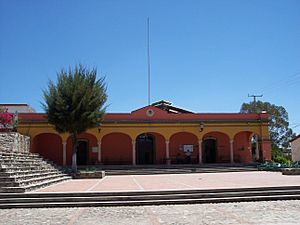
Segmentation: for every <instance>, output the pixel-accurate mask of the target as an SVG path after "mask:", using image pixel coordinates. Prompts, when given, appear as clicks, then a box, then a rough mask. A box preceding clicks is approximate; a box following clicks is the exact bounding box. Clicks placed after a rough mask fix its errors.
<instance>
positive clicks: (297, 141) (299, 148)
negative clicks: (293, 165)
mask: <svg viewBox="0 0 300 225" xmlns="http://www.w3.org/2000/svg"><path fill="white" fill-rule="evenodd" d="M291 147H292V161H294V162H295V161H298V162H300V135H298V136H296V137H294V138H293V139H292V140H291Z"/></svg>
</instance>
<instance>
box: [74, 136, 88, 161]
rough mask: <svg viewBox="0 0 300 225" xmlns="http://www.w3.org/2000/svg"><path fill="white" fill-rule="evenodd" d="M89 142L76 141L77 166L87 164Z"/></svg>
mask: <svg viewBox="0 0 300 225" xmlns="http://www.w3.org/2000/svg"><path fill="white" fill-rule="evenodd" d="M88 154H89V141H88V140H78V147H77V153H76V160H77V165H79V166H84V165H87V164H88V161H89V157H88Z"/></svg>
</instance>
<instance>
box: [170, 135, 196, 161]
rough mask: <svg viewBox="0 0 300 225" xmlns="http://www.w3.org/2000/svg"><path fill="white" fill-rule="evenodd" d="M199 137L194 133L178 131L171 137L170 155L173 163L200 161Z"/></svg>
mask: <svg viewBox="0 0 300 225" xmlns="http://www.w3.org/2000/svg"><path fill="white" fill-rule="evenodd" d="M198 150H199V146H198V138H197V136H196V135H194V134H193V133H189V132H178V133H175V134H173V135H172V136H171V138H170V157H171V162H172V164H192V163H198V158H199V155H198V152H199V151H198Z"/></svg>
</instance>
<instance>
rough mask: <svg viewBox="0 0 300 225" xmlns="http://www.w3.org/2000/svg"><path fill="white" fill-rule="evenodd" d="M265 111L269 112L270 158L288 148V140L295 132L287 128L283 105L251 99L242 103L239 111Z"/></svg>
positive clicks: (286, 115) (286, 116)
mask: <svg viewBox="0 0 300 225" xmlns="http://www.w3.org/2000/svg"><path fill="white" fill-rule="evenodd" d="M262 111H266V112H268V114H269V133H270V139H271V143H272V158H273V159H274V157H275V158H276V157H277V156H278V155H282V154H281V153H282V149H284V148H288V147H289V145H290V143H289V140H290V139H291V138H293V137H294V136H295V133H294V132H293V131H292V129H291V128H289V118H288V112H287V111H286V109H285V108H284V107H283V106H277V105H274V104H271V103H269V102H262V101H252V102H250V103H243V104H242V106H241V110H240V112H241V113H259V112H262Z"/></svg>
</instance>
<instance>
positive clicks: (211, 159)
mask: <svg viewBox="0 0 300 225" xmlns="http://www.w3.org/2000/svg"><path fill="white" fill-rule="evenodd" d="M203 162H204V163H216V162H217V140H216V139H215V138H207V139H205V140H204V160H203Z"/></svg>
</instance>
